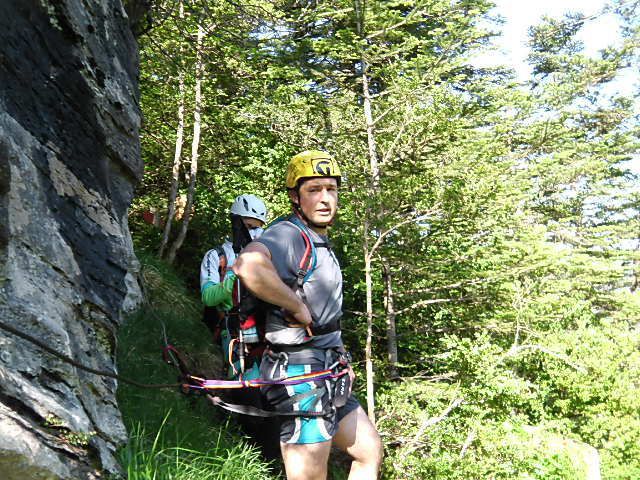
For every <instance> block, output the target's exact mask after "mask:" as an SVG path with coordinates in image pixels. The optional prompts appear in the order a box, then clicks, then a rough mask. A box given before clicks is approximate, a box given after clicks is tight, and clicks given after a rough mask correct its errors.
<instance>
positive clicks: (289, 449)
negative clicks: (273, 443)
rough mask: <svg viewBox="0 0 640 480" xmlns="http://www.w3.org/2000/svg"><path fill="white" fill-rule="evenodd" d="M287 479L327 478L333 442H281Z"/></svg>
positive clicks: (309, 479)
mask: <svg viewBox="0 0 640 480" xmlns="http://www.w3.org/2000/svg"><path fill="white" fill-rule="evenodd" d="M280 450H281V451H282V459H283V460H284V467H285V470H286V472H287V480H325V479H326V478H327V462H328V460H329V452H330V451H331V442H321V443H310V444H290V443H280Z"/></svg>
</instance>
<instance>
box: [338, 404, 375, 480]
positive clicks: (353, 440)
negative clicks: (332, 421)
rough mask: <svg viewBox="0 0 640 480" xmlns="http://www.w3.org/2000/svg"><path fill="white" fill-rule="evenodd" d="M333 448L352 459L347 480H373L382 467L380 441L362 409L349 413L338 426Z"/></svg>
mask: <svg viewBox="0 0 640 480" xmlns="http://www.w3.org/2000/svg"><path fill="white" fill-rule="evenodd" d="M333 446H334V447H336V448H339V449H340V450H342V451H344V452H346V453H348V454H349V455H350V456H351V458H353V463H352V464H351V471H350V472H349V480H374V479H376V478H378V472H379V471H380V466H381V465H382V441H381V440H380V435H378V432H377V431H376V428H375V427H374V426H373V424H372V423H371V421H370V420H369V417H367V414H366V413H365V412H364V410H363V409H362V407H358V408H357V409H355V410H353V411H352V412H349V414H348V415H347V416H346V417H344V418H343V419H342V420H341V421H340V423H339V424H338V432H337V433H336V435H335V436H334V437H333Z"/></svg>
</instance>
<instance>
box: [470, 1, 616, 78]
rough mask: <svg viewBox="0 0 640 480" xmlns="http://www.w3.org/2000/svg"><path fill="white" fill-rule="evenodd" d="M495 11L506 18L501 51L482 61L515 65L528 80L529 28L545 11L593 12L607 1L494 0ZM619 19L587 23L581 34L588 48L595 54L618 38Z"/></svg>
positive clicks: (611, 17)
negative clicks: (527, 43) (527, 44)
mask: <svg viewBox="0 0 640 480" xmlns="http://www.w3.org/2000/svg"><path fill="white" fill-rule="evenodd" d="M495 3H496V8H495V9H494V10H493V11H492V13H493V14H499V15H501V16H502V17H504V19H505V24H504V25H503V26H502V32H503V34H502V37H500V38H498V39H496V42H495V43H496V45H497V46H498V47H499V51H498V52H493V53H491V54H488V55H486V56H483V57H482V58H481V62H482V64H485V65H489V64H496V63H505V64H507V65H510V66H512V67H513V68H514V69H515V70H516V73H517V74H518V78H519V79H520V80H527V79H528V78H529V75H530V73H531V68H530V67H529V66H528V65H527V63H526V57H527V46H526V42H527V38H528V37H527V29H528V28H529V27H530V26H531V25H534V24H537V23H539V22H540V20H541V19H542V16H543V15H549V16H552V17H561V16H563V15H564V14H565V13H567V12H581V13H583V14H584V15H586V16H587V17H588V16H591V15H593V14H595V13H598V12H599V11H600V10H601V9H602V7H603V6H604V5H605V3H606V2H605V1H604V0H535V1H527V0H495ZM618 31H619V28H618V22H617V20H616V18H615V16H614V15H612V14H606V15H602V16H600V17H598V18H597V19H595V20H592V21H589V22H587V23H586V25H585V27H584V28H583V29H582V30H581V32H580V34H579V37H578V38H579V39H580V40H582V41H583V42H584V46H585V52H586V53H587V54H595V53H597V51H598V50H600V49H602V48H604V47H605V46H607V45H609V44H610V43H612V42H615V41H616V40H617V38H618Z"/></svg>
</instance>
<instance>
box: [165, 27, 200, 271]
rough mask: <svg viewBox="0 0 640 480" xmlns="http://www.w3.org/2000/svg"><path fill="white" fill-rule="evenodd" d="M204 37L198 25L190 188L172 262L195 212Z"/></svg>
mask: <svg viewBox="0 0 640 480" xmlns="http://www.w3.org/2000/svg"><path fill="white" fill-rule="evenodd" d="M203 39H204V28H202V25H198V39H197V42H196V84H195V102H194V109H193V141H192V142H191V168H190V172H189V190H188V191H187V205H186V207H185V209H184V216H183V217H182V226H181V228H180V233H178V237H177V238H176V240H175V242H173V244H172V245H171V248H170V249H169V253H168V254H167V261H168V262H169V263H170V264H171V263H173V262H174V260H175V258H176V253H177V252H178V249H179V248H180V247H181V246H182V243H183V242H184V239H185V237H186V236H187V229H188V228H189V221H190V220H191V215H192V213H193V211H192V210H193V198H194V194H195V189H196V174H197V172H198V147H199V145H200V126H201V119H200V110H201V108H202V71H203V62H202V41H203Z"/></svg>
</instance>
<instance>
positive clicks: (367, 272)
mask: <svg viewBox="0 0 640 480" xmlns="http://www.w3.org/2000/svg"><path fill="white" fill-rule="evenodd" d="M363 235H364V279H365V285H366V291H367V339H366V346H365V365H366V375H367V414H368V415H369V419H370V420H371V423H373V424H374V425H375V422H376V413H375V412H376V411H375V396H374V388H373V380H374V376H373V352H372V338H373V280H372V278H371V255H370V252H369V238H368V235H369V222H368V220H367V219H365V222H364V231H363Z"/></svg>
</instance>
